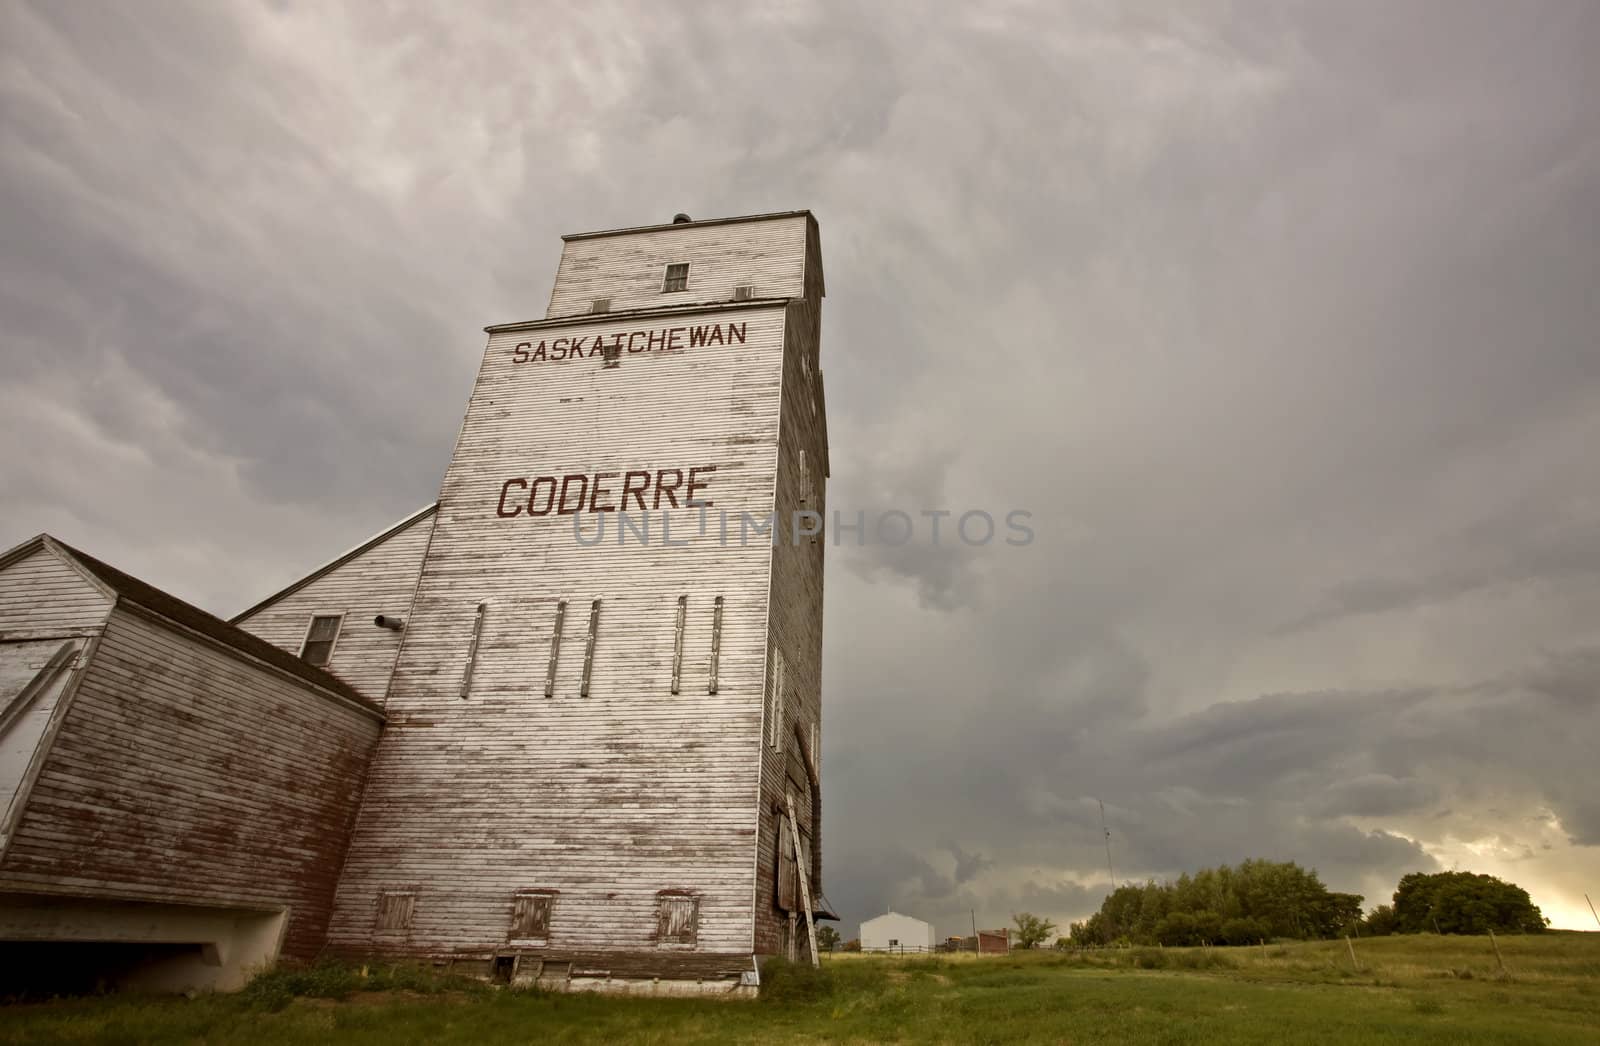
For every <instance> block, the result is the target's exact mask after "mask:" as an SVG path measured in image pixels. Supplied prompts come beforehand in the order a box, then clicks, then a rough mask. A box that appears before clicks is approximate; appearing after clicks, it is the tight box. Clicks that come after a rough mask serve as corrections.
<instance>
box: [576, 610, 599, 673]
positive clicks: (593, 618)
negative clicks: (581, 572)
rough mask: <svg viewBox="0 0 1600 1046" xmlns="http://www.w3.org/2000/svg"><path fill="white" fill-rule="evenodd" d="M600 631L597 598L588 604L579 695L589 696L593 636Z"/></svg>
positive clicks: (592, 661) (592, 663)
mask: <svg viewBox="0 0 1600 1046" xmlns="http://www.w3.org/2000/svg"><path fill="white" fill-rule="evenodd" d="M599 631H600V601H599V600H598V599H597V600H595V601H594V602H593V603H590V604H589V639H588V642H586V643H585V644H584V646H583V685H582V686H580V687H579V688H578V696H579V697H588V696H589V679H590V677H591V676H593V674H594V637H595V634H596V633H597V632H599Z"/></svg>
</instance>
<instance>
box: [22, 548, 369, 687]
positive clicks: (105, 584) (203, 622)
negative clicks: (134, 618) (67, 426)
mask: <svg viewBox="0 0 1600 1046" xmlns="http://www.w3.org/2000/svg"><path fill="white" fill-rule="evenodd" d="M40 549H48V550H49V551H51V552H54V553H55V554H56V555H58V556H60V557H61V558H62V559H63V560H65V561H66V562H67V564H68V565H70V566H71V567H73V568H74V569H75V570H77V571H78V572H79V573H81V574H83V575H84V577H85V578H86V579H87V580H88V581H89V582H90V583H91V584H93V585H95V586H96V587H98V588H100V589H102V590H103V591H104V592H105V593H106V595H107V596H109V597H110V598H112V599H115V600H117V601H118V602H126V603H131V604H134V605H135V606H139V607H142V608H144V609H145V610H147V611H149V612H150V613H152V614H154V615H156V616H157V617H161V618H165V619H166V620H168V621H171V622H172V623H174V624H176V625H180V626H182V627H184V628H187V629H189V630H190V631H193V632H198V633H200V634H201V635H203V636H205V637H206V638H208V639H211V640H214V641H215V642H217V643H218V644H220V645H222V646H224V647H227V648H229V649H230V650H232V651H234V652H235V653H238V654H242V655H244V656H246V657H250V658H253V659H255V660H257V661H262V662H265V663H266V664H268V665H270V666H272V667H273V668H276V669H278V670H279V671H281V672H284V673H286V674H288V675H291V676H294V677H295V678H297V679H300V680H301V681H303V682H306V683H310V684H311V685H312V686H315V687H317V688H319V689H321V690H326V691H329V692H330V693H333V694H336V695H337V696H339V697H342V698H344V699H346V700H348V701H352V702H354V703H355V704H357V705H360V706H361V707H363V708H365V709H367V710H368V711H371V712H374V713H376V714H378V715H379V716H380V717H381V716H382V715H383V708H382V706H380V705H378V704H377V703H376V702H374V701H373V700H372V699H371V698H369V697H367V696H366V695H365V694H363V693H361V691H359V690H357V689H356V688H355V687H353V686H351V685H350V684H349V683H346V682H345V681H344V680H342V679H340V678H339V677H338V676H335V675H333V674H332V673H331V672H327V671H324V670H323V669H320V668H317V667H316V666H315V665H311V664H307V663H306V662H304V661H302V660H300V659H299V658H298V657H295V656H294V655H293V654H291V653H289V652H288V651H285V650H282V649H280V648H279V647H275V646H273V645H272V644H271V643H268V642H267V641H266V640H264V639H259V638H257V637H256V636H253V635H251V634H250V633H248V632H246V631H245V630H244V629H242V628H237V627H235V626H234V625H230V624H229V623H228V622H226V621H224V620H222V619H221V618H219V617H217V616H216V615H214V614H208V613H206V612H205V611H204V610H201V609H200V608H199V607H197V606H195V605H193V604H192V603H186V602H184V601H183V600H181V599H179V598H178V597H177V596H174V595H171V594H169V593H167V592H163V591H161V590H160V589H159V588H156V587H155V586H154V585H151V584H148V583H147V582H144V581H140V580H139V579H138V578H136V577H134V576H133V575H131V574H125V573H123V572H122V571H120V570H118V569H117V568H116V567H113V566H111V565H110V564H109V563H104V562H102V561H101V560H98V559H96V558H94V557H93V556H91V555H89V554H88V553H87V552H81V551H79V550H78V549H75V548H73V547H72V546H71V545H68V544H67V543H66V542H63V541H59V540H57V539H56V538H53V537H51V536H50V535H48V534H40V535H39V536H37V537H35V538H32V539H30V540H28V541H24V542H23V543H22V544H20V545H18V546H16V547H15V548H13V549H11V550H10V551H8V552H6V553H5V554H4V555H0V567H5V566H8V565H10V564H11V563H13V562H15V561H17V560H19V559H22V558H24V557H25V556H28V555H31V554H33V553H34V552H36V551H38V550H40Z"/></svg>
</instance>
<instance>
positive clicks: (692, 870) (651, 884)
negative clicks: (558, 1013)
mask: <svg viewBox="0 0 1600 1046" xmlns="http://www.w3.org/2000/svg"><path fill="white" fill-rule="evenodd" d="M619 319H622V318H619V317H609V318H598V317H597V318H596V320H597V321H598V322H596V321H584V322H582V323H573V324H569V325H558V326H554V327H541V328H538V329H535V330H520V331H518V330H512V331H500V332H497V333H495V334H494V335H493V336H492V337H491V338H490V340H489V345H488V348H487V352H486V354H485V358H484V364H483V368H482V371H481V373H480V375H479V379H478V382H477V386H476V388H475V389H474V392H473V395H472V400H471V403H470V405H469V407H468V411H467V417H466V420H465V422H464V424H463V428H462V432H461V436H460V440H459V443H458V445H457V449H456V454H455V457H454V460H453V461H452V463H451V466H450V469H449V471H448V473H447V475H446V478H445V482H444V487H443V490H442V492H441V497H440V509H439V516H438V523H437V525H436V529H435V533H434V537H433V541H432V544H431V547H430V549H429V553H428V557H427V560H426V562H425V564H424V566H423V575H422V582H421V585H420V587H419V589H418V596H417V601H416V603H415V605H414V606H413V608H412V614H411V619H410V622H409V623H408V626H407V629H406V633H405V644H404V647H403V648H402V651H401V654H400V658H399V661H398V664H397V667H396V671H395V677H394V680H393V682H392V684H391V686H390V691H389V699H388V710H389V716H390V724H389V728H388V729H387V731H386V732H385V736H384V740H383V743H382V745H381V747H380V750H379V754H378V757H377V759H376V760H375V762H374V766H373V771H372V774H371V777H370V780H369V784H368V788H367V796H366V800H365V803H364V805H363V812H362V816H361V819H360V822H359V825H358V828H357V831H356V834H355V837H354V840H353V842H352V846H351V851H350V857H349V861H348V863H347V867H346V873H345V876H344V879H343V881H342V883H341V886H340V892H339V904H338V910H337V915H336V918H335V921H334V925H333V930H332V936H331V939H330V940H331V943H333V944H334V945H335V946H338V947H344V948H350V949H363V948H369V947H371V948H378V949H381V950H389V951H413V952H462V951H474V950H478V951H481V950H486V949H492V948H495V947H496V946H501V947H503V946H504V945H505V942H506V941H507V939H508V937H509V935H510V926H511V916H512V911H513V906H514V894H515V892H516V891H517V890H523V889H532V888H542V889H553V890H556V891H558V895H557V898H556V900H555V902H554V904H553V907H552V914H551V921H550V929H549V943H550V947H551V948H552V949H560V950H567V949H578V950H596V949H602V950H604V949H641V948H644V949H651V948H655V947H656V946H657V941H656V934H657V904H658V901H657V894H658V891H661V890H688V891H691V892H692V893H693V894H694V895H695V896H696V897H697V898H698V902H699V903H698V912H699V929H698V934H697V942H696V945H695V949H696V950H698V951H701V952H708V951H710V952H715V951H728V952H731V951H740V950H742V951H743V952H744V953H745V954H749V950H750V946H751V936H752V927H751V906H752V905H751V902H752V898H751V889H750V887H751V881H750V868H751V852H752V846H753V842H754V840H753V835H754V831H755V816H754V806H755V802H756V795H755V791H756V773H757V765H758V764H757V760H758V759H759V754H758V751H759V749H758V746H759V738H760V728H761V692H762V691H761V681H762V671H763V658H764V646H765V634H766V599H767V568H768V559H769V556H770V551H771V550H770V545H769V543H768V542H767V540H766V539H765V538H761V537H754V536H752V538H751V540H750V542H749V543H748V544H742V543H741V541H740V535H739V525H740V513H741V512H748V513H751V514H753V515H754V516H757V517H759V518H760V519H761V520H762V521H763V522H765V520H766V517H767V514H768V513H769V512H770V511H771V507H772V497H773V470H774V464H775V461H774V459H775V457H776V443H777V429H778V402H779V396H778V385H779V368H780V362H781V359H782V355H783V344H784V341H783V337H784V335H783V326H784V309H783V307H782V305H781V304H780V305H764V306H756V307H750V308H739V309H730V310H720V311H717V312H716V313H714V314H710V315H699V314H696V315H689V316H671V317H666V318H627V319H626V320H625V321H624V323H623V324H622V327H624V328H626V327H634V326H637V327H648V328H651V329H654V328H656V327H678V326H683V325H688V324H692V325H702V324H705V323H720V324H723V325H724V326H726V325H730V324H738V325H740V326H741V328H742V332H743V340H742V341H737V342H734V343H729V342H728V341H727V340H725V341H724V343H723V344H720V345H711V346H705V345H703V346H700V347H696V348H688V349H680V350H678V351H656V352H644V353H639V354H636V355H634V354H624V355H623V356H622V357H621V359H620V365H619V366H617V367H615V368H607V367H605V366H604V361H603V360H602V359H601V358H600V357H592V358H583V359H579V360H568V361H564V362H545V363H537V364H536V363H522V364H518V363H515V362H514V359H515V357H516V356H517V355H518V353H517V351H516V346H517V345H519V344H523V343H527V342H529V341H530V340H531V341H532V342H535V343H537V342H540V341H544V342H549V343H553V342H554V340H555V339H556V338H558V337H566V338H571V337H574V336H577V337H589V338H592V337H593V335H594V334H598V333H605V332H608V331H611V330H614V329H618V328H619V324H618V320H619ZM701 466H714V467H715V470H716V471H715V472H714V473H708V474H707V475H709V477H710V478H711V483H710V485H709V486H708V487H707V488H706V489H705V490H704V491H702V492H700V494H699V496H700V498H701V499H702V500H709V501H710V502H711V503H712V505H711V507H710V508H708V509H707V510H706V516H707V527H706V532H705V533H704V534H703V535H702V534H701V533H700V532H699V518H700V514H699V512H698V511H697V510H695V509H690V508H687V507H680V508H679V509H677V510H668V514H669V516H670V518H671V520H672V526H673V532H672V540H673V542H674V543H676V542H679V541H685V542H686V544H683V545H681V546H678V545H676V544H674V546H673V547H666V546H664V545H663V544H662V538H663V537H664V535H663V534H662V533H661V516H660V512H659V511H656V510H655V500H654V497H653V495H652V496H651V497H650V499H649V508H650V510H651V511H650V526H651V543H650V544H648V545H641V544H640V543H638V542H637V541H636V540H633V539H632V537H631V534H630V540H629V542H628V543H627V544H626V545H624V546H622V547H618V545H617V544H616V540H615V530H616V527H615V523H616V516H615V513H598V514H596V515H587V514H586V515H585V517H584V521H585V525H586V526H587V527H588V528H589V532H590V534H591V535H592V534H593V528H594V526H595V523H594V520H595V519H596V518H597V516H605V517H606V521H607V524H608V530H607V539H606V541H605V543H604V544H603V545H600V546H596V547H585V546H583V545H581V544H579V542H578V541H577V540H576V539H575V535H574V532H573V517H572V516H558V515H554V514H552V515H549V516H541V517H536V518H530V517H529V516H528V515H527V514H526V512H525V511H519V514H518V515H516V516H514V517H511V518H505V517H501V516H499V515H497V512H498V511H500V508H501V501H500V498H501V494H502V491H503V490H504V489H505V488H504V484H505V482H506V480H507V479H508V478H517V477H528V478H530V479H531V478H534V477H538V476H544V475H553V476H563V475H568V474H580V473H582V474H589V475H593V474H595V473H597V472H609V473H615V474H616V475H614V476H613V477H612V478H610V479H608V480H607V481H606V483H607V484H608V486H609V489H610V490H611V491H612V492H613V494H615V493H616V492H617V491H618V490H619V489H620V488H621V487H622V485H623V482H624V478H623V476H622V473H625V472H627V471H628V470H633V469H637V470H649V471H651V472H652V473H654V472H656V471H657V470H662V469H681V470H683V471H684V472H685V473H687V471H688V470H689V469H691V468H695V467H701ZM680 493H681V492H680ZM514 494H515V495H520V496H521V497H522V498H523V499H526V497H527V495H526V493H524V492H523V491H521V490H516V491H514ZM512 500H513V501H515V500H516V498H515V497H513V499H512ZM666 505H667V502H666V501H663V502H662V506H663V508H665V506H666ZM513 507H515V506H513ZM723 511H727V512H728V513H730V517H729V519H730V533H729V539H728V541H727V544H726V545H724V544H723V543H722V542H721V540H720V521H721V518H722V517H721V513H722V512H723ZM631 512H632V514H633V515H634V516H635V517H636V518H637V516H638V512H637V508H636V507H631ZM680 595H683V596H687V616H686V629H685V637H684V655H683V670H682V681H681V688H680V693H678V694H676V695H674V694H672V693H671V692H670V689H671V672H672V662H673V653H674V640H675V623H676V612H677V600H678V597H679V596H680ZM718 597H720V598H721V599H722V601H723V614H722V632H721V640H720V656H719V664H718V672H717V681H718V686H717V692H716V693H715V694H711V693H708V692H707V691H708V683H709V659H710V653H711V646H712V627H713V620H714V616H715V609H714V608H715V601H716V599H717V598H718ZM596 599H599V600H601V609H600V615H599V628H598V633H597V641H596V644H595V649H594V656H593V666H592V678H591V683H590V688H589V694H588V696H587V697H583V696H580V691H581V687H582V677H583V666H584V655H585V645H586V636H587V633H588V627H589V619H590V611H591V604H592V601H593V600H596ZM559 600H566V601H567V608H566V612H565V617H564V628H563V632H562V641H561V645H560V659H559V664H558V667H557V672H556V677H555V687H554V696H553V697H550V698H546V697H545V696H544V683H545V674H546V668H547V665H548V662H549V657H550V651H551V635H552V626H553V623H554V620H555V615H556V604H557V602H558V601H559ZM480 603H481V604H484V606H485V611H484V618H483V621H484V623H483V630H482V636H481V639H480V642H479V644H478V648H477V649H478V652H477V658H476V662H475V665H474V667H473V672H472V676H471V685H470V688H469V692H468V695H467V697H466V699H464V700H463V699H462V697H461V696H460V688H461V682H462V678H463V674H464V671H465V668H466V664H467V655H468V650H469V647H470V646H471V641H472V634H473V629H474V622H475V619H476V616H477V613H476V610H477V607H478V605H479V604H480ZM401 889H411V890H414V891H415V893H416V904H415V911H414V917H413V921H412V926H411V928H410V930H409V931H407V932H405V933H403V934H377V935H375V932H374V916H375V912H376V910H377V903H378V895H379V893H380V892H382V891H385V890H401ZM664 961H669V962H670V959H668V960H664Z"/></svg>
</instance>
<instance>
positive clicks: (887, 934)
mask: <svg viewBox="0 0 1600 1046" xmlns="http://www.w3.org/2000/svg"><path fill="white" fill-rule="evenodd" d="M934 948H935V945H934V939H933V926H932V925H931V924H929V923H925V922H923V921H922V920H921V919H918V918H915V917H913V916H910V915H901V914H900V913H899V912H895V911H890V912H885V913H884V914H883V915H880V916H877V917H876V918H873V919H868V920H867V921H866V922H864V923H862V924H861V950H862V951H864V952H897V953H904V952H931V951H933V950H934Z"/></svg>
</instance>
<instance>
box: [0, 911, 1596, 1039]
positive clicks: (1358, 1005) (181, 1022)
mask: <svg viewBox="0 0 1600 1046" xmlns="http://www.w3.org/2000/svg"><path fill="white" fill-rule="evenodd" d="M1500 947H1501V951H1502V953H1503V954H1504V956H1505V962H1506V966H1507V968H1508V970H1509V976H1502V975H1501V973H1500V970H1499V966H1498V964H1497V963H1496V960H1495V956H1494V952H1493V951H1492V950H1491V948H1490V945H1489V941H1488V939H1487V938H1475V937H1444V938H1440V937H1431V936H1429V937H1388V938H1379V939H1375V940H1364V941H1358V942H1356V958H1357V961H1358V962H1359V964H1360V967H1359V969H1357V968H1356V967H1354V966H1352V964H1351V961H1350V955H1349V952H1348V951H1347V950H1346V947H1345V944H1344V942H1343V941H1337V942H1316V943H1306V944H1298V943H1297V944H1288V945H1268V946H1267V947H1266V948H1264V949H1263V948H1234V949H1209V950H1207V949H1177V948H1167V949H1160V948H1134V949H1127V950H1112V951H1100V952H1084V953H1056V952H1038V953H1018V954H1015V955H1012V956H1009V957H986V958H983V959H974V958H972V957H970V956H962V957H944V958H940V957H930V958H906V959H894V958H880V957H875V956H838V957H833V958H830V959H829V960H828V961H827V962H826V963H825V964H824V969H823V970H822V971H821V972H820V974H817V973H813V972H812V971H809V970H806V969H793V968H789V969H770V970H769V971H768V977H767V990H766V993H765V994H764V996H763V998H762V999H761V1000H760V1001H757V1002H724V1001H714V1000H699V999H692V1000H691V999H625V998H615V997H610V996H596V995H556V994H545V993H538V992H517V991H508V990H495V989H490V988H487V987H485V986H483V985H481V984H478V983H476V982H463V981H459V980H453V979H449V978H441V977H439V976H437V975H435V974H432V973H430V972H427V971H423V970H419V969H416V968H414V967H397V966H392V965H382V966H380V965H376V964H374V965H373V966H371V967H370V968H369V969H368V971H367V976H366V977H365V978H362V977H361V975H360V972H359V968H355V967H349V966H337V965H324V966H317V967H312V968H310V969H307V970H286V971H278V972H275V973H272V974H269V975H267V976H266V977H264V978H262V979H260V980H258V981H257V982H256V983H254V984H253V985H252V986H251V988H250V989H248V990H246V991H245V992H243V993H241V994H239V995H234V996H203V997H200V998H197V999H183V998H140V997H131V996H107V997H102V998H84V999H67V1000H58V1001H53V1002H48V1003H39V1004H30V1005H19V1006H11V1007H7V1008H5V1009H3V1010H0V1042H16V1043H82V1042H116V1043H202V1042H203V1043H218V1044H224V1043H291V1042H305V1041H310V1040H317V1041H334V1042H340V1043H375V1044H382V1046H394V1044H395V1043H399V1042H414V1041H424V1042H430V1043H474V1044H477V1043H495V1042H528V1041H539V1042H542V1043H543V1042H550V1043H579V1042H607V1043H609V1042H637V1043H685V1042H690V1043H692V1042H716V1043H721V1042H762V1043H772V1042H778V1043H783V1042H822V1041H826V1042H847V1043H852V1042H853V1043H867V1042H950V1043H963V1044H973V1043H1000V1042H1004V1043H1087V1042H1133V1043H1172V1044H1178V1043H1202V1042H1229V1043H1235V1042H1242V1043H1252V1042H1260V1043H1285V1042H1287V1043H1295V1042H1304V1043H1328V1042H1341V1041H1348V1042H1361V1043H1371V1042H1377V1043H1383V1042H1396V1043H1398V1042H1416V1041H1421V1042H1450V1043H1490V1042H1493V1043H1530V1044H1531V1043H1540V1044H1546V1043H1565V1042H1573V1043H1577V1042H1582V1043H1595V1042H1600V934H1595V933H1591V934H1578V933H1549V934H1544V935H1541V936H1537V937H1510V938H1502V939H1501V941H1500Z"/></svg>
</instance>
